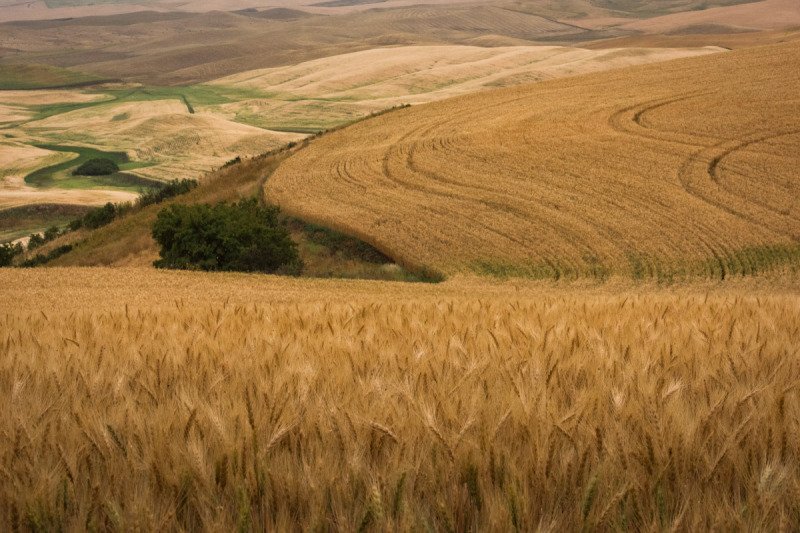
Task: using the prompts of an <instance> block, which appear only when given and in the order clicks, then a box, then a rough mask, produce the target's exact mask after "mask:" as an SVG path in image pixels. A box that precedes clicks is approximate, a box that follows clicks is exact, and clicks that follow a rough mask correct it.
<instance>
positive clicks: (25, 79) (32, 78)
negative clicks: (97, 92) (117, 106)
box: [0, 64, 102, 91]
mask: <svg viewBox="0 0 800 533" xmlns="http://www.w3.org/2000/svg"><path fill="white" fill-rule="evenodd" d="M100 81H102V80H101V79H100V78H99V77H98V76H93V75H91V74H84V73H83V72H76V71H74V70H69V69H65V68H58V67H51V66H48V65H3V64H0V90H4V91H9V90H29V89H54V88H64V87H80V86H84V85H87V84H91V83H97V82H100Z"/></svg>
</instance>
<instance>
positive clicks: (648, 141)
mask: <svg viewBox="0 0 800 533" xmlns="http://www.w3.org/2000/svg"><path fill="white" fill-rule="evenodd" d="M798 64H800V43H798V42H791V43H786V44H781V45H776V46H769V47H762V48H755V49H751V50H742V51H735V52H730V53H726V54H721V55H714V56H709V57H701V58H690V59H681V60H676V61H671V62H666V63H661V64H658V65H648V66H641V67H631V68H628V69H621V70H616V71H610V72H605V73H599V74H592V75H587V76H581V77H575V78H570V79H562V80H555V81H550V82H544V83H541V84H535V85H528V86H524V87H519V88H513V89H507V90H498V91H492V92H485V93H481V94H477V95H471V96H466V97H460V98H455V99H451V100H446V101H444V102H439V103H435V104H430V105H425V106H418V107H415V108H411V109H405V110H401V111H397V112H395V113H392V114H389V115H386V116H382V117H379V118H376V119H374V120H370V121H367V122H365V123H361V124H358V125H356V126H353V127H351V128H347V129H346V130H344V131H341V132H337V133H336V134H333V135H330V136H327V137H325V138H322V139H320V140H318V141H316V142H315V143H313V144H312V146H311V147H310V148H308V149H307V150H304V151H301V152H299V153H298V154H297V155H295V156H293V157H292V158H290V159H289V160H287V161H286V162H285V163H284V164H283V165H282V166H281V167H280V168H279V169H278V171H277V172H276V173H275V175H274V176H273V177H272V179H271V180H270V181H269V183H268V184H267V186H266V193H267V196H268V198H269V199H271V200H272V201H275V202H276V203H278V204H279V205H281V206H282V207H283V208H284V209H286V210H287V211H289V212H291V213H293V214H296V215H299V216H302V217H306V218H309V219H311V220H315V221H318V222H322V223H327V224H330V225H333V226H336V227H337V228H340V229H343V230H345V231H349V232H351V233H353V234H356V235H358V236H359V237H360V238H362V239H363V240H366V241H368V242H370V243H371V244H373V245H375V246H376V247H378V248H379V249H381V250H382V251H384V252H385V253H388V254H389V255H391V256H393V257H395V258H397V259H399V260H400V261H402V262H405V263H407V264H409V265H424V266H428V267H433V268H436V269H439V270H442V271H444V272H449V273H454V272H461V271H476V272H484V273H493V274H498V273H499V274H512V275H514V274H519V275H530V276H555V277H558V276H561V275H578V276H580V275H595V276H597V275H599V276H606V275H612V274H624V275H633V276H635V277H640V276H659V277H660V276H669V277H671V276H675V275H679V276H680V275H694V274H703V275H714V276H723V277H724V276H726V275H728V274H731V273H743V274H747V273H752V272H754V271H757V270H761V269H765V268H769V267H772V266H775V265H776V264H787V263H794V262H796V261H797V260H798V259H799V258H798V244H797V243H798V239H800V210H798V209H799V208H800V206H798V205H797V203H796V202H795V201H794V200H793V198H794V197H796V195H797V191H798V188H799V187H800V176H798V174H797V172H796V169H797V167H798V163H800V134H799V133H800V107H798V106H800V103H799V102H798V100H797V87H798V86H799V85H800V71H798V70H797V68H796V66H797V65H798Z"/></svg>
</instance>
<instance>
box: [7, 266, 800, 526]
mask: <svg viewBox="0 0 800 533" xmlns="http://www.w3.org/2000/svg"><path fill="white" fill-rule="evenodd" d="M0 281H1V282H2V283H0V302H2V310H0V352H1V353H2V357H0V391H2V394H3V398H4V401H3V402H2V404H0V479H1V480H2V482H0V528H2V529H3V530H61V529H65V530H83V529H94V530H97V529H108V530H125V531H131V530H142V531H170V530H188V531H197V530H214V531H220V530H222V531H230V530H233V529H234V528H239V529H240V530H257V531H260V530H269V531H272V530H279V531H287V530H292V529H299V528H303V529H312V528H313V529H321V530H344V531H355V530H361V531H369V530H375V531H380V530H391V529H395V530H398V529H399V530H423V529H433V530H449V531H452V530H458V531H464V530H495V531H503V530H506V531H507V530H519V531H532V530H542V531H564V530H578V529H601V530H611V529H614V530H664V529H680V530H699V529H709V528H712V527H716V528H717V529H720V530H770V531H779V530H789V529H792V528H796V527H797V524H799V523H800V507H798V504H797V502H798V501H800V497H799V496H800V468H799V465H798V460H799V459H800V403H799V399H798V385H800V381H798V375H800V346H798V343H797V339H798V338H800V305H799V304H798V298H797V294H798V293H797V288H796V286H794V287H793V288H792V287H789V288H788V289H787V290H776V289H769V288H766V289H752V290H750V289H746V288H742V287H740V288H736V286H732V287H729V288H723V289H710V290H707V289H700V288H694V289H692V288H686V289H680V288H678V289H673V290H672V291H670V292H668V291H663V290H658V289H641V288H640V289H626V290H619V291H616V292H615V294H611V293H609V292H606V289H603V288H599V289H598V288H591V287H589V288H587V290H585V291H578V290H572V289H569V288H567V289H563V290H561V289H553V288H549V289H548V288H537V286H536V285H531V284H529V285H511V284H492V285H488V284H484V283H481V282H468V281H464V280H462V281H451V282H448V283H445V284H443V285H440V286H436V287H429V286H426V287H421V286H419V285H417V286H414V285H405V284H396V285H392V284H382V283H364V282H342V281H337V282H333V281H318V282H313V281H298V280H282V279H280V278H264V277H256V276H245V275H205V276H204V275H201V274H193V273H167V272H153V271H145V270H125V269H122V270H103V269H48V270H37V271H18V270H13V271H10V270H4V271H0ZM78 287H82V288H83V289H82V290H80V291H78V290H77V288H78ZM166 287H168V288H169V291H170V292H169V295H168V296H167V295H165V293H164V289H165V288H166ZM73 296H74V298H73Z"/></svg>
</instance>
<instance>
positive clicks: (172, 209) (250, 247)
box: [153, 199, 303, 274]
mask: <svg viewBox="0 0 800 533" xmlns="http://www.w3.org/2000/svg"><path fill="white" fill-rule="evenodd" d="M278 215H279V210H278V208H277V207H273V206H261V205H259V204H258V202H257V201H256V200H255V199H249V200H241V201H239V202H238V203H236V204H224V203H219V204H216V205H209V204H200V205H171V206H169V207H167V208H165V209H163V210H161V212H160V213H159V214H158V217H157V219H156V222H155V224H154V225H153V238H154V239H155V240H156V242H157V243H158V244H159V245H160V246H161V251H160V256H161V259H159V260H158V261H156V262H155V263H154V264H155V266H156V267H159V268H174V269H181V270H205V271H239V272H265V273H281V274H299V273H300V271H301V270H302V267H303V265H302V262H301V261H300V257H299V255H298V253H297V245H296V244H295V243H294V241H292V239H291V237H290V235H289V230H288V229H287V227H286V225H285V224H284V223H283V222H282V221H281V220H280V218H279V216H278Z"/></svg>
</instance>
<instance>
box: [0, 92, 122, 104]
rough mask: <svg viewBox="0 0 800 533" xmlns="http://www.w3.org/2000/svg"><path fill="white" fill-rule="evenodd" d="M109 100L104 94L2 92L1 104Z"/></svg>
mask: <svg viewBox="0 0 800 533" xmlns="http://www.w3.org/2000/svg"><path fill="white" fill-rule="evenodd" d="M107 98H108V97H107V96H106V95H104V94H92V93H86V92H81V91H74V90H73V91H69V90H58V91H54V90H40V91H0V102H2V103H4V104H12V105H21V106H37V105H50V104H70V103H85V102H97V101H101V100H105V99H107Z"/></svg>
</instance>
